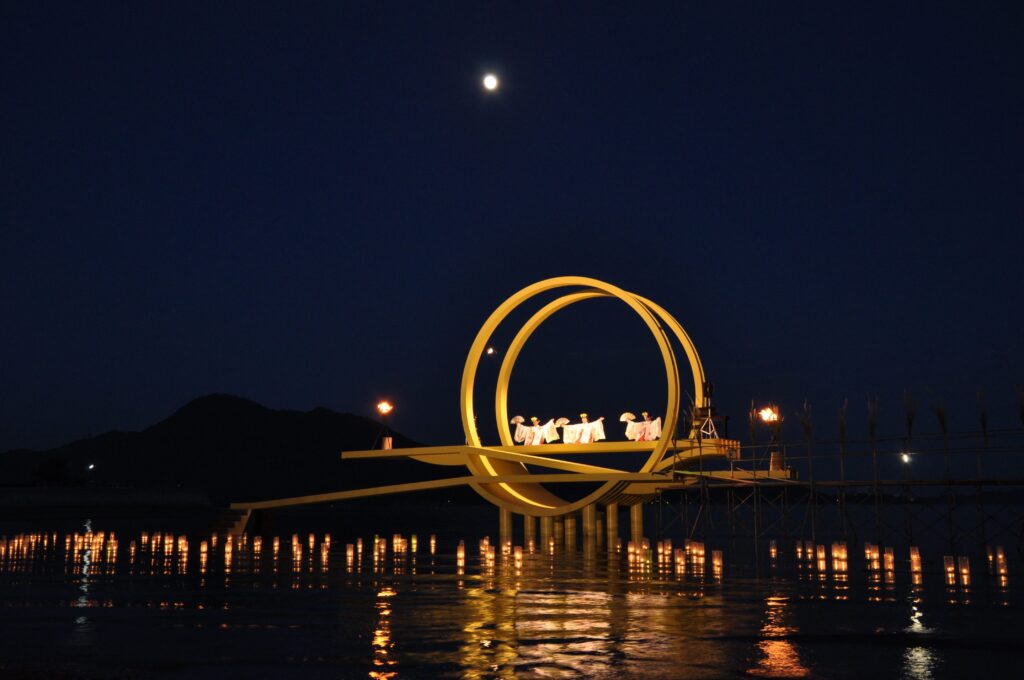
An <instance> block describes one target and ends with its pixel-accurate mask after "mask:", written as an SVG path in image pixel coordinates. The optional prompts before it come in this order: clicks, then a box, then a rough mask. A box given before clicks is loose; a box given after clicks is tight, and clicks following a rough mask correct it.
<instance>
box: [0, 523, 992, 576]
mask: <svg viewBox="0 0 1024 680" xmlns="http://www.w3.org/2000/svg"><path fill="white" fill-rule="evenodd" d="M63 539H64V540H63V547H64V552H65V554H66V559H67V560H68V561H69V562H71V563H73V564H76V565H78V564H80V563H81V562H83V561H84V560H88V561H89V563H90V564H92V565H94V567H93V568H97V569H98V568H102V565H103V564H104V563H105V564H107V565H109V566H110V567H111V568H112V566H113V564H114V563H115V562H116V561H117V556H118V551H119V545H120V544H119V540H118V537H117V535H116V534H115V533H114V532H110V533H106V532H102V531H98V532H92V531H87V532H85V533H72V534H66V535H65V536H64V537H63ZM263 540H264V539H263V537H261V536H253V537H252V538H251V546H252V556H253V557H255V558H259V557H260V556H261V552H262V548H263ZM271 540H272V543H271V544H272V549H273V556H274V559H275V562H276V560H277V559H278V556H279V553H280V547H281V539H280V538H279V537H273V538H272V539H271ZM373 540H374V544H373V559H374V562H375V563H377V562H379V561H382V560H384V559H386V557H387V552H388V541H387V540H386V539H384V538H381V537H379V536H374V539H373ZM218 541H219V535H218V534H217V533H212V534H211V535H210V538H209V541H206V540H203V541H202V542H201V543H200V567H201V570H202V571H203V572H205V570H206V567H207V564H208V560H209V555H210V553H211V552H212V551H214V550H216V549H217V546H218ZM390 542H391V552H392V553H393V555H394V556H395V557H405V556H409V555H412V556H415V555H416V554H417V553H418V548H419V541H418V537H417V535H416V534H412V535H411V536H409V537H408V538H406V537H405V536H403V535H402V534H397V533H396V534H393V535H392V537H391V541H390ZM304 543H305V544H304ZM59 544H60V541H58V535H57V533H56V532H52V533H34V534H19V535H17V536H14V537H12V538H10V539H8V538H7V537H0V560H2V561H4V562H14V561H18V560H25V559H28V558H31V557H32V556H33V555H35V553H36V552H37V551H39V550H49V549H50V548H51V547H53V548H56V547H57V546H58V545H59ZM249 545H250V537H249V536H248V535H247V534H241V535H238V536H226V537H225V541H224V548H223V552H224V561H225V567H226V569H227V570H230V567H231V563H232V560H233V556H234V553H235V551H236V550H237V551H247V550H249ZM316 546H317V536H316V535H315V534H313V533H310V534H308V535H307V536H306V541H305V542H303V541H302V540H301V539H300V537H299V535H298V534H292V536H291V555H292V560H293V564H294V566H295V569H296V570H298V567H299V564H300V563H301V562H302V559H303V553H304V548H308V551H309V554H310V558H311V560H310V568H312V557H313V556H314V555H315V554H316V550H315V549H316ZM535 547H536V544H535V542H534V541H533V539H529V540H528V541H527V545H526V546H525V548H524V547H523V546H513V545H512V542H511V541H510V540H505V541H503V542H502V543H501V545H500V550H501V555H502V556H503V557H509V556H511V558H512V560H513V561H514V562H515V563H516V565H517V567H518V566H521V564H522V561H523V558H524V554H533V553H535ZM830 547H831V550H830V551H829V550H828V549H827V547H826V545H825V544H817V545H816V544H815V543H814V542H813V541H800V540H798V541H796V544H795V552H796V557H797V561H798V564H799V566H800V567H801V568H803V564H804V562H806V563H807V564H808V566H809V567H812V568H813V567H816V568H817V571H818V572H819V574H823V573H824V572H826V571H827V570H828V568H829V559H828V557H829V553H831V571H832V572H833V573H835V574H837V575H845V574H846V573H847V572H848V570H849V555H848V551H847V546H846V543H845V542H843V541H837V542H833V543H832V544H831V546H830ZM319 548H320V550H319V557H320V563H321V565H322V566H323V568H324V569H325V570H326V565H327V563H328V560H329V554H330V550H331V535H330V534H329V533H328V534H324V535H323V537H322V538H321V539H320V541H319ZM497 548H498V546H495V545H493V544H492V543H491V542H490V539H489V537H484V538H483V539H482V540H481V541H480V544H479V550H480V556H481V560H482V562H483V563H484V564H485V566H492V565H493V564H494V562H495V559H496V554H497ZM547 548H548V552H550V553H552V554H553V553H554V550H555V539H554V537H551V538H550V539H549V541H548V545H547ZM615 548H616V552H620V551H621V540H620V541H619V542H618V543H617V544H616V546H615ZM429 549H430V555H431V556H434V555H435V554H436V551H437V537H436V535H434V534H431V535H430V538H429ZM141 551H147V552H148V555H149V558H150V559H151V560H155V559H157V558H158V557H159V558H169V559H168V560H167V562H165V566H166V567H167V568H169V567H170V563H171V562H173V563H175V564H176V566H177V567H178V571H179V573H180V572H183V571H184V570H185V569H186V568H187V563H188V556H189V540H188V538H187V537H186V536H184V535H177V536H176V535H175V534H173V533H170V532H168V533H161V532H153V533H152V534H150V533H148V532H141V534H140V536H139V541H138V543H136V541H135V540H131V541H130V542H129V559H130V561H131V562H132V563H134V562H135V560H136V559H137V557H138V553H139V552H141ZM626 552H627V558H628V562H629V564H630V565H631V567H634V568H637V569H641V568H645V567H646V566H648V565H651V564H652V557H654V556H655V555H656V559H657V562H656V564H657V565H658V566H659V568H674V569H675V571H676V573H684V572H685V571H686V568H687V567H688V566H689V568H690V569H691V571H694V572H697V571H701V573H702V570H703V568H704V566H705V565H706V551H705V547H704V544H703V543H702V542H699V541H693V540H687V541H686V542H685V547H684V548H675V549H673V544H672V541H671V539H666V540H663V541H658V542H657V544H656V550H655V551H654V552H652V550H651V545H650V542H649V540H648V539H643V540H641V541H638V542H634V541H629V543H628V546H627V551H626ZM362 553H363V539H362V538H359V539H357V540H356V541H355V543H349V544H347V545H346V563H347V565H348V566H349V567H351V566H352V565H353V564H354V563H355V562H356V561H357V560H361V559H362ZM769 555H770V557H771V559H772V562H773V564H774V562H775V560H776V559H777V558H778V555H779V551H778V544H777V542H776V541H775V540H771V541H770V542H769ZM986 555H987V561H988V567H989V571H990V573H992V574H993V575H994V576H996V577H997V578H998V581H997V583H998V585H999V586H1000V587H1003V588H1005V587H1006V586H1007V575H1008V568H1007V561H1006V554H1005V551H1004V549H1003V547H1002V546H995V547H994V548H993V547H988V548H987V553H986ZM175 557H176V558H177V559H174V558H175ZM456 557H457V566H459V567H460V568H464V567H465V559H466V555H465V542H464V541H460V542H459V546H458V549H457V553H456ZM864 559H865V569H866V571H868V572H869V574H872V575H876V574H884V577H885V579H886V582H891V579H892V575H893V574H894V572H895V566H896V560H895V551H894V548H893V547H891V546H887V547H880V546H879V545H877V544H874V543H871V542H867V543H865V545H864ZM97 563H98V564H97ZM722 563H723V560H722V552H721V551H719V550H713V551H711V567H712V572H713V574H714V575H716V576H720V574H721V571H722ZM275 568H276V567H275ZM909 571H910V574H911V579H912V582H913V583H914V584H915V585H920V584H921V578H922V573H923V569H922V560H921V554H920V549H919V548H918V547H917V546H910V548H909ZM165 573H169V572H166V571H165ZM943 574H944V577H945V582H946V585H947V586H951V587H952V586H956V585H960V586H961V587H964V588H966V587H969V586H970V583H971V566H970V559H969V557H968V556H966V555H945V556H943ZM843 578H845V576H843Z"/></svg>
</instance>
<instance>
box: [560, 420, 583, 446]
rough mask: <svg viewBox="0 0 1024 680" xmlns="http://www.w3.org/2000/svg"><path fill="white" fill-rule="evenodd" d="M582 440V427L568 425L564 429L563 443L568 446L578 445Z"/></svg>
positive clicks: (576, 424)
mask: <svg viewBox="0 0 1024 680" xmlns="http://www.w3.org/2000/svg"><path fill="white" fill-rule="evenodd" d="M579 440H580V426H579V424H578V423H575V424H573V425H566V426H565V427H563V428H562V441H563V442H565V443H566V444H576V443H578V442H579Z"/></svg>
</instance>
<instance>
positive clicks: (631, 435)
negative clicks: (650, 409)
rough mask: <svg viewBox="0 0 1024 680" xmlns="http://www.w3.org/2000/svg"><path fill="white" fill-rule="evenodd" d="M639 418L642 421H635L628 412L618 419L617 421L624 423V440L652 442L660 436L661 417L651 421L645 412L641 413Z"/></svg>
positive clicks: (633, 416)
mask: <svg viewBox="0 0 1024 680" xmlns="http://www.w3.org/2000/svg"><path fill="white" fill-rule="evenodd" d="M640 416H641V417H642V418H643V420H637V419H636V416H635V415H633V414H632V413H630V412H629V411H627V412H625V413H623V414H622V415H621V416H620V417H619V421H620V422H623V423H626V439H629V440H630V441H634V442H652V441H654V440H655V439H657V438H658V437H660V436H661V416H658V417H657V418H655V419H654V420H651V415H650V414H649V413H647V411H642V412H641V413H640Z"/></svg>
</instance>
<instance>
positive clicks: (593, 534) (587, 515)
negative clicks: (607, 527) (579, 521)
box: [583, 503, 597, 543]
mask: <svg viewBox="0 0 1024 680" xmlns="http://www.w3.org/2000/svg"><path fill="white" fill-rule="evenodd" d="M596 538H597V506H596V505H594V504H593V503H591V504H590V505H585V506H583V542H584V543H586V542H587V541H593V540H595V539H596Z"/></svg>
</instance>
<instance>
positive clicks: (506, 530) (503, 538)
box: [498, 508, 512, 551]
mask: <svg viewBox="0 0 1024 680" xmlns="http://www.w3.org/2000/svg"><path fill="white" fill-rule="evenodd" d="M498 540H499V541H500V543H499V544H498V550H499V551H501V550H504V549H505V546H506V545H511V544H512V511H511V510H506V509H505V508H498Z"/></svg>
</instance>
